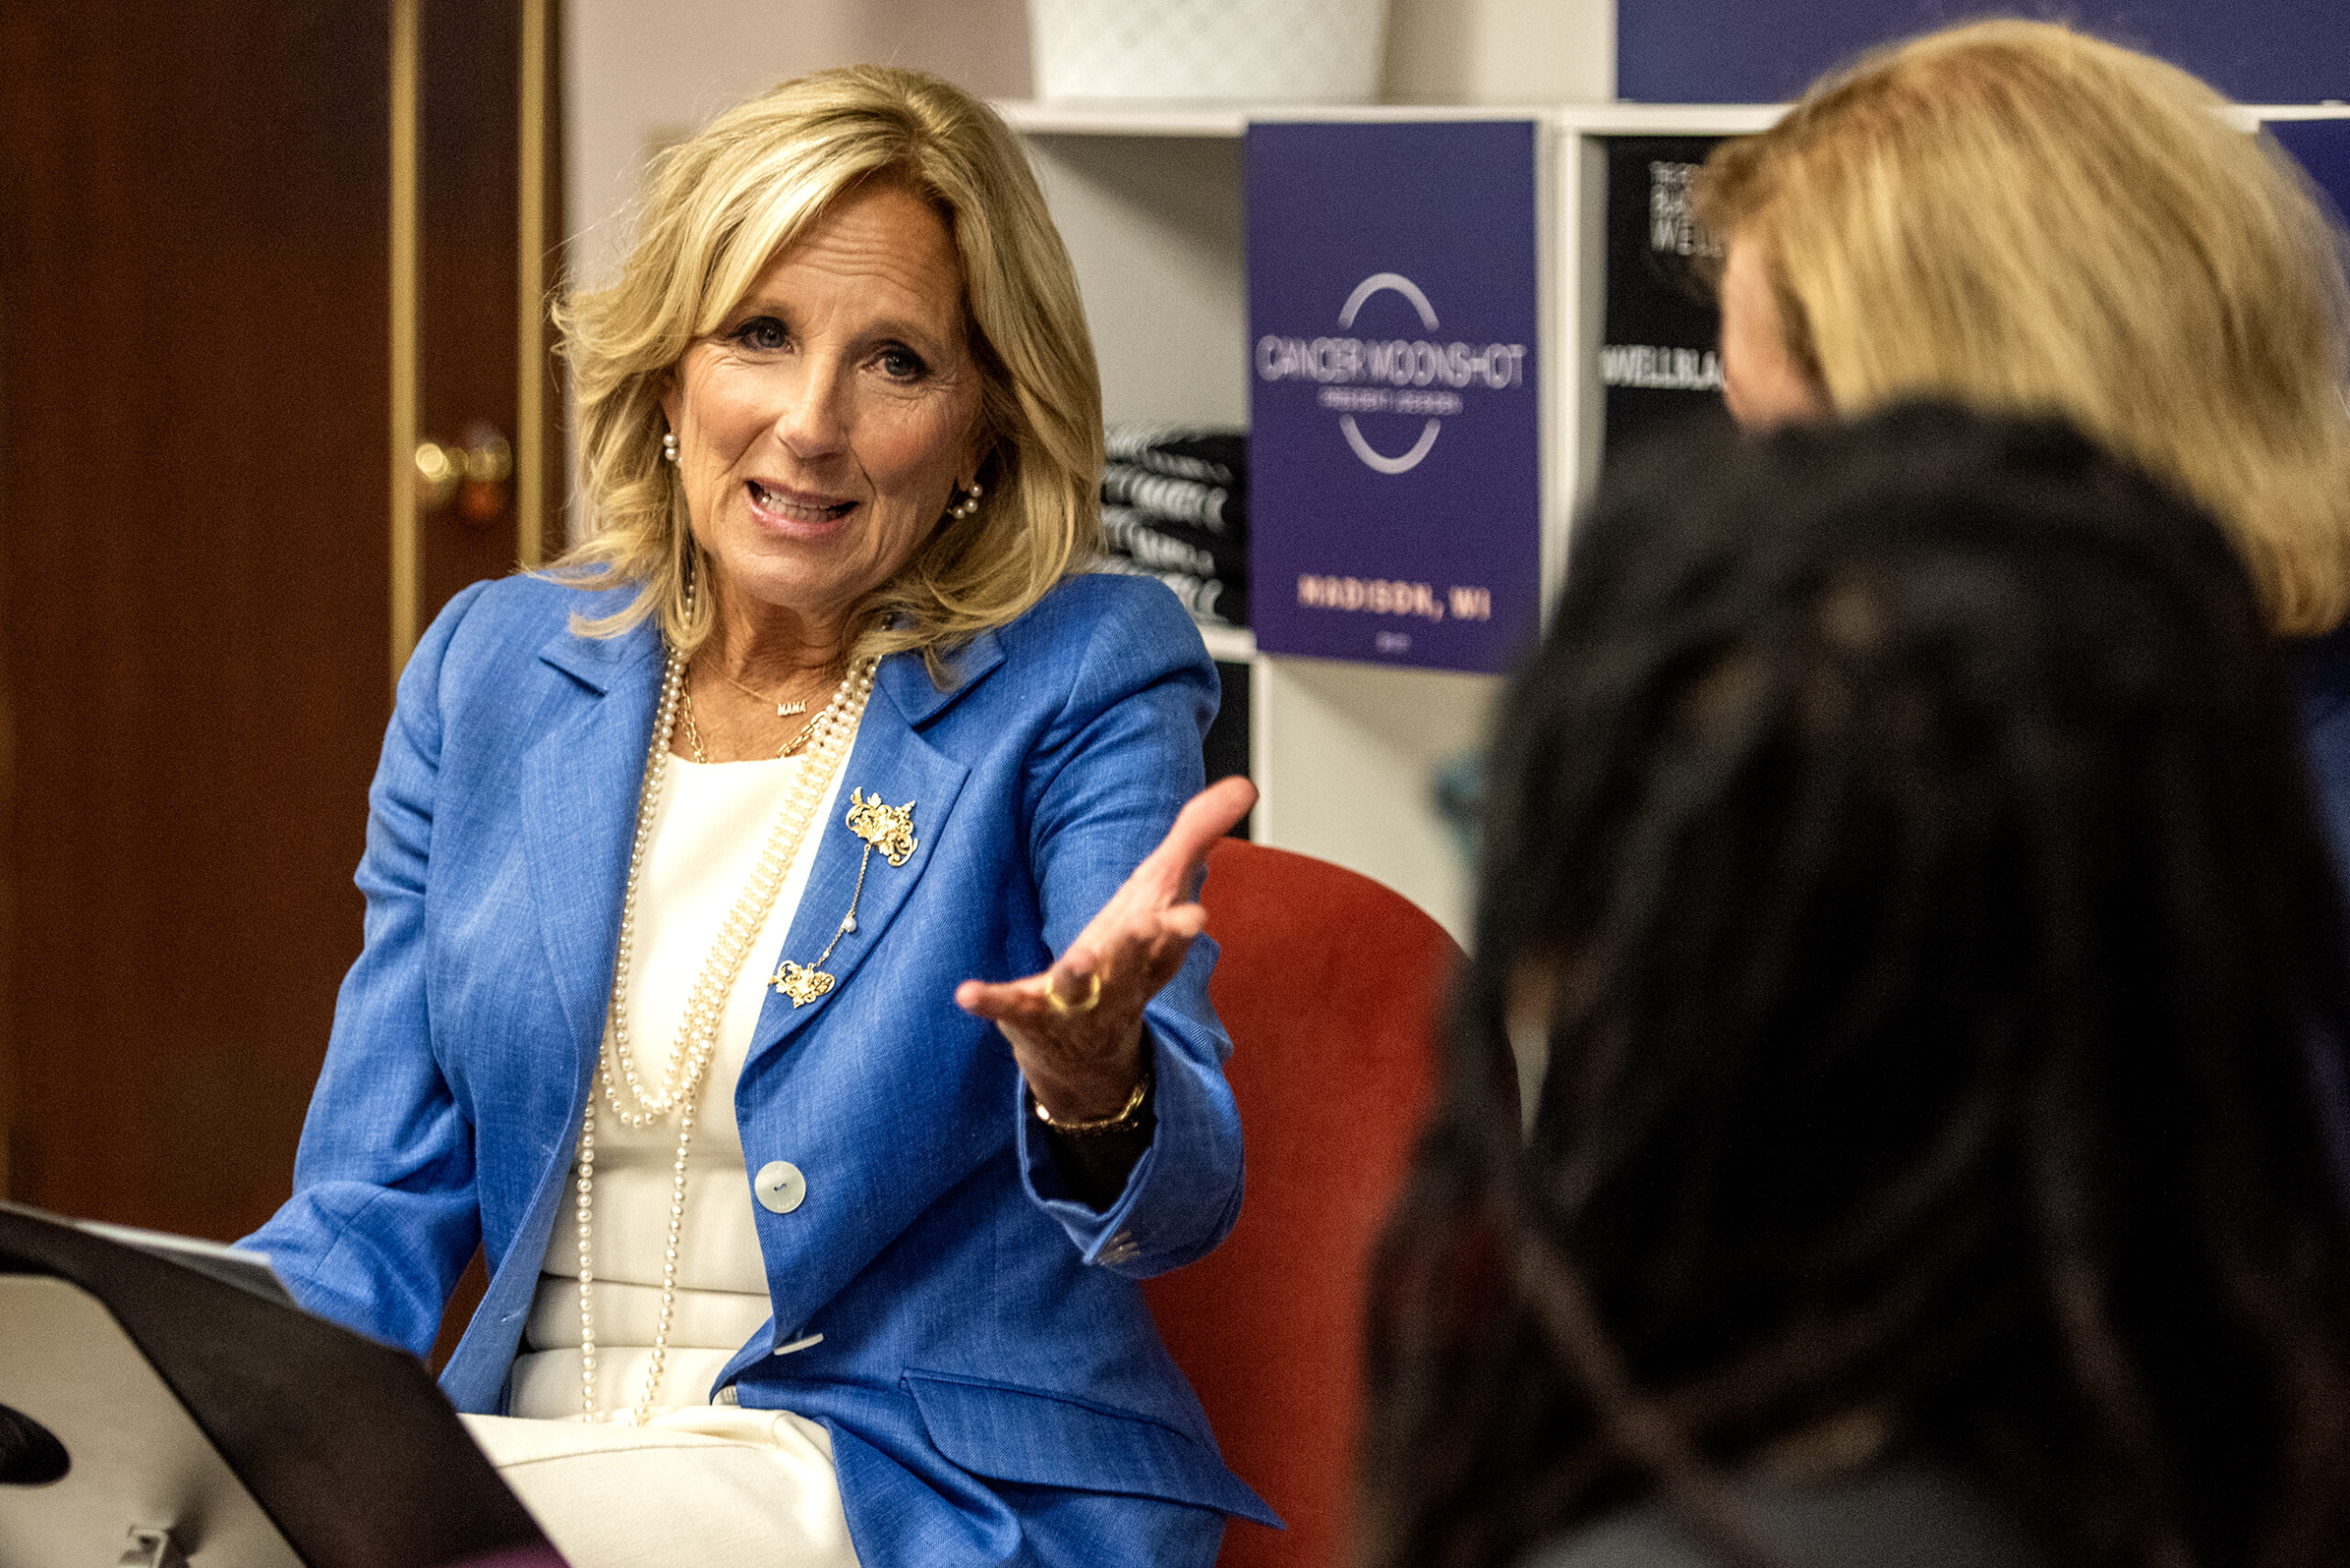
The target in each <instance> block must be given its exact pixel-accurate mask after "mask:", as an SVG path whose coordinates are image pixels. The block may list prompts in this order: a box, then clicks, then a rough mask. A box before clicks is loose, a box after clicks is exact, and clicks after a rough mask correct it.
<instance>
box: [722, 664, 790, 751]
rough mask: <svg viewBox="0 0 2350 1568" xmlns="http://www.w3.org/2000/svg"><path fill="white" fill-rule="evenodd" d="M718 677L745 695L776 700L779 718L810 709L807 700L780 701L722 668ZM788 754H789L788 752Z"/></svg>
mask: <svg viewBox="0 0 2350 1568" xmlns="http://www.w3.org/2000/svg"><path fill="white" fill-rule="evenodd" d="M711 668H712V669H717V668H718V666H715V665H712V666H711ZM718 678H719V679H721V680H722V681H724V682H725V683H726V684H727V685H729V686H731V687H733V689H735V690H737V691H739V692H741V693H742V694H743V695H744V696H745V697H755V698H757V699H758V700H760V701H762V702H774V703H775V716H776V717H777V718H778V719H793V718H797V717H799V716H800V714H802V713H805V712H806V711H808V704H807V703H805V702H778V701H777V700H776V699H774V698H772V697H769V696H768V695H767V693H766V692H764V691H760V690H757V689H755V688H752V687H748V686H745V685H744V684H743V683H742V682H741V681H739V680H737V679H735V678H733V676H731V675H729V674H727V673H726V672H725V671H724V670H722V669H721V670H719V671H718ZM786 755H789V754H788V753H787V754H786Z"/></svg>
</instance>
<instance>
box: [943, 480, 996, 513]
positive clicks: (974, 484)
mask: <svg viewBox="0 0 2350 1568" xmlns="http://www.w3.org/2000/svg"><path fill="white" fill-rule="evenodd" d="M986 493H987V492H986V491H985V490H984V489H983V488H982V487H980V485H979V481H978V480H977V479H974V480H972V481H971V487H970V488H969V489H968V490H966V491H964V492H963V498H962V499H960V500H958V501H957V502H956V503H955V504H954V505H953V506H951V507H948V508H947V509H946V515H947V516H948V517H951V518H954V519H956V520H957V521H961V520H962V519H964V518H967V517H968V516H970V515H971V514H972V513H973V512H975V511H977V510H979V498H980V497H981V496H982V495H985V494H986Z"/></svg>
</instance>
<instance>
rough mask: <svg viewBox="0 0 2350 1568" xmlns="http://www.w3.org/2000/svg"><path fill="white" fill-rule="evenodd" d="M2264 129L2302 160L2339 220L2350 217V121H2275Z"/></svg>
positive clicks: (2302, 163)
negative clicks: (2329, 201) (2330, 203)
mask: <svg viewBox="0 0 2350 1568" xmlns="http://www.w3.org/2000/svg"><path fill="white" fill-rule="evenodd" d="M2260 129H2263V130H2265V131H2266V132H2267V133H2268V134H2269V135H2271V136H2273V137H2275V138H2276V139H2277V143H2278V145H2280V146H2282V147H2283V148H2284V149H2285V151H2288V152H2289V153H2291V154H2292V155H2293V156H2294V157H2296V158H2298V159H2300V162H2301V167H2302V168H2304V169H2306V170H2308V171H2309V176H2310V178H2311V180H2313V181H2315V182H2316V184H2317V187H2318V189H2320V190H2322V191H2323V192H2324V193H2325V194H2326V196H2327V197H2328V199H2330V200H2331V201H2332V202H2333V212H2334V216H2335V217H2336V218H2344V217H2350V119H2272V120H2264V121H2263V122H2262V123H2261V127H2260Z"/></svg>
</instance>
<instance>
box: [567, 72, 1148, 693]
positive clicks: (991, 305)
mask: <svg viewBox="0 0 2350 1568" xmlns="http://www.w3.org/2000/svg"><path fill="white" fill-rule="evenodd" d="M874 181H886V182H895V183H898V184H900V185H903V186H904V187H905V188H907V189H908V190H910V191H912V192H913V193H914V194H915V195H917V196H921V197H922V198H923V199H924V200H926V201H927V202H929V203H930V204H931V205H932V207H934V209H935V210H936V211H937V213H938V215H939V218H940V219H941V220H942V221H943V222H944V223H945V224H946V231H947V233H948V235H949V236H950V237H951V239H952V241H953V242H954V246H955V250H956V252H957V257H958V258H959V260H960V263H961V266H962V274H963V286H964V304H965V315H966V321H967V325H968V332H969V337H970V345H971V354H972V359H973V362H974V363H975V364H977V365H978V367H979V375H980V379H981V382H982V385H983V391H982V394H981V399H980V415H979V418H980V420H981V421H982V427H983V428H982V432H981V443H980V450H981V451H982V452H984V453H986V454H987V455H986V456H985V458H984V459H983V461H982V462H981V464H980V465H979V478H980V480H981V481H982V483H983V484H984V487H985V489H986V495H985V498H984V499H983V500H982V501H981V502H980V504H979V508H978V510H976V511H975V512H974V513H973V514H972V515H970V516H969V517H968V518H962V519H956V518H953V517H947V518H945V519H942V521H941V523H940V526H939V527H938V528H937V529H936V531H935V532H933V533H932V534H931V536H930V537H929V538H928V539H927V540H925V541H924V542H923V543H922V544H921V545H919V546H918V547H917V548H916V550H915V552H914V554H913V556H912V559H911V560H909V561H908V562H907V563H906V565H905V566H904V567H903V568H902V569H901V571H900V572H899V573H898V574H897V576H896V577H893V578H892V579H890V581H889V582H887V583H884V584H882V585H881V586H880V587H879V588H877V589H875V590H874V592H873V593H872V594H871V595H869V596H868V598H867V600H866V602H865V603H864V604H862V605H861V606H859V607H858V613H857V615H856V621H855V622H854V624H855V625H856V633H855V644H854V647H853V648H852V650H851V651H852V652H853V653H854V654H856V655H881V654H887V653H893V652H897V651H899V650H901V649H920V650H921V651H922V652H923V655H924V657H925V658H926V659H928V660H929V661H930V664H931V668H932V672H933V675H934V678H941V679H943V678H944V677H945V671H944V667H943V666H942V664H941V662H940V660H941V655H942V654H943V653H944V652H945V651H946V650H948V649H951V648H952V647H954V646H955V645H956V644H959V643H962V642H964V641H965V640H967V639H968V638H969V637H970V636H972V635H973V634H975V633H979V632H981V631H984V630H986V629H988V628H990V627H994V626H1001V625H1003V624H1004V623H1006V622H1010V621H1012V620H1013V619H1015V618H1016V617H1018V616H1019V615H1020V614H1021V613H1022V612H1023V611H1024V610H1027V609H1028V607H1029V606H1031V605H1033V604H1034V603H1035V602H1036V600H1037V599H1039V598H1041V597H1043V595H1044V594H1045V592H1046V590H1047V589H1048V588H1051V587H1052V586H1053V585H1054V584H1055V583H1056V582H1058V581H1059V580H1060V578H1061V577H1063V576H1064V575H1065V574H1066V573H1068V571H1069V569H1070V567H1071V566H1072V565H1073V564H1074V563H1076V562H1079V561H1080V560H1083V559H1084V558H1086V557H1087V556H1088V555H1090V554H1091V552H1092V550H1093V548H1094V546H1095V542H1096V540H1097V539H1098V537H1099V533H1100V529H1101V505H1100V484H1101V473H1102V388H1101V379H1100V376H1099V375H1098V374H1097V372H1096V370H1095V368H1094V361H1093V347H1092V342H1091V338H1090V337H1089V336H1088V335H1087V332H1086V328H1085V312H1084V308H1083V306H1082V305H1081V304H1080V301H1079V298H1078V292H1077V277H1076V274H1075V273H1074V272H1073V271H1072V270H1071V268H1070V266H1069V252H1068V251H1067V250H1066V249H1065V248H1064V247H1063V245H1062V244H1061V239H1060V234H1059V232H1058V231H1057V230H1056V229H1055V228H1054V227H1053V222H1052V218H1051V217H1050V216H1049V215H1048V214H1047V213H1046V209H1045V200H1044V196H1043V195H1042V193H1041V192H1039V191H1038V189H1037V188H1036V181H1035V175H1034V174H1031V173H1030V172H1029V168H1028V163H1027V161H1026V159H1025V158H1024V156H1023V154H1022V151H1021V149H1020V144H1019V143H1018V142H1017V141H1016V140H1014V139H1013V135H1012V132H1011V131H1010V130H1008V129H1006V128H1005V126H1004V124H1003V122H1002V120H1001V119H999V118H997V117H996V115H995V114H994V113H993V112H992V111H990V109H989V108H988V107H987V106H985V105H983V104H981V103H979V101H978V100H977V99H975V98H973V97H972V96H971V95H969V94H968V93H965V92H963V91H962V90H961V89H959V88H957V87H954V86H951V85H949V84H946V83H945V82H941V81H939V80H937V79H936V78H934V77H931V76H926V75H923V74H922V73H919V72H913V71H901V70H896V69H892V68H889V67H883V66H873V65H859V66H850V67H846V68H845V69H841V70H835V71H823V72H819V73H815V74H813V75H810V76H802V77H800V78H799V79H797V80H795V81H791V82H787V83H785V84H782V85H781V86H779V87H777V88H775V89H774V90H772V91H771V92H768V93H767V94H765V95H762V96H760V97H757V98H754V99H752V100H751V101H749V102H748V103H745V104H742V105H739V106H736V107H734V108H733V109H730V110H728V111H727V112H726V113H725V114H722V115H721V116H720V117H719V118H716V119H715V120H713V121H711V124H710V125H709V126H708V127H706V128H705V129H703V130H701V131H700V132H699V134H698V135H696V136H694V137H693V138H691V139H690V140H687V141H685V142H683V143H681V144H680V145H678V146H677V147H675V148H673V149H671V150H670V151H668V152H667V153H666V154H665V155H664V156H663V157H662V158H661V160H660V161H659V162H658V163H657V164H656V166H655V170H654V173H653V177H652V182H651V188H650V191H649V193H648V195H647V196H646V197H645V200H644V204H643V210H642V212H641V214H640V216H639V218H638V230H637V239H636V244H635V248H634V250H633V251H632V252H631V253H630V255H629V258H628V261H627V262H626V263H625V264H624V266H623V268H622V270H621V275H620V279H619V281H618V282H616V283H614V284H613V285H612V286H610V287H609V288H604V289H601V290H598V291H595V292H592V293H583V294H579V295H576V296H575V297H572V298H571V299H570V300H569V301H568V302H567V303H566V304H565V305H564V306H562V307H560V308H558V309H557V311H556V316H555V319H556V324H557V326H558V327H559V328H560V329H561V330H562V333H563V346H564V353H565V357H566V358H567V360H568V361H569V364H570V367H571V377H572V386H573V389H574V394H575V396H576V400H577V407H578V421H579V430H580V446H581V450H582V457H583V460H584V467H585V475H584V482H585V492H586V494H585V500H586V502H587V504H588V507H589V508H591V509H592V511H591V516H592V519H593V523H592V528H593V531H592V532H590V533H589V535H588V538H587V539H586V540H585V541H584V542H583V543H580V544H579V545H577V546H576V548H574V549H573V550H572V551H571V552H570V553H569V554H566V555H565V557H564V559H563V560H562V561H561V562H560V563H558V564H557V566H556V568H555V569H556V570H557V571H559V572H564V573H565V574H566V576H567V577H568V578H569V580H572V581H575V582H580V583H583V584H585V585H586V586H589V587H596V588H611V587H620V586H625V585H628V584H634V585H637V587H638V589H639V591H638V593H637V595H636V597H635V599H633V600H632V602H631V603H630V604H629V605H628V606H627V608H625V609H624V610H621V611H620V612H618V613H617V614H613V615H610V616H606V617H604V618H602V619H600V620H596V621H582V622H580V625H579V629H580V630H581V631H582V632H584V633H588V634H589V635H595V636H611V635H616V634H618V633H621V632H623V631H625V630H627V629H628V628H630V627H632V626H633V625H635V624H636V623H637V622H641V621H643V620H644V619H645V618H646V617H647V616H652V617H653V618H655V620H656V621H657V622H658V623H659V625H660V628H661V631H662V633H663V634H664V635H666V637H667V638H668V639H669V640H670V642H671V643H673V644H676V645H677V647H678V648H679V649H680V650H681V651H684V652H687V653H691V652H692V650H693V649H694V648H695V647H697V646H699V644H700V642H701V640H702V639H703V638H704V637H705V636H707V635H708V634H709V631H710V627H711V596H710V595H709V594H707V593H704V594H699V595H697V594H694V593H692V592H690V591H689V590H690V585H691V584H692V583H693V582H695V581H697V580H704V578H705V574H706V571H707V567H708V562H707V561H706V560H704V559H703V558H702V556H703V552H702V551H701V550H700V548H699V545H697V544H696V543H694V540H693V535H692V532H691V531H690V529H689V528H688V519H687V511H686V498H685V491H684V487H683V486H682V485H681V484H680V483H679V482H678V476H677V466H676V465H673V464H670V463H666V462H665V461H663V458H662V452H661V438H662V435H663V433H664V431H666V429H667V425H666V420H664V419H663V417H662V412H661V395H662V392H663V391H664V389H665V388H666V386H667V384H668V378H669V375H670V374H671V372H672V370H673V369H674V367H675V366H676V365H677V362H678V360H679V359H680V358H681V357H682V356H683V355H684V353H685V352H686V350H687V348H688V346H690V345H691V344H692V343H693V342H694V341H695V340H696V339H697V338H699V337H703V336H705V335H707V334H709V333H711V332H712V331H714V330H717V329H718V328H719V327H720V326H721V325H722V323H723V321H724V320H725V318H726V317H727V315H728V313H729V312H731V311H733V309H734V308H735V307H736V306H737V305H739V304H740V303H741V301H742V299H743V298H744V296H745V295H746V294H748V293H749V291H750V289H751V286H752V285H753V284H754V283H755V282H756V281H757V279H758V277H759V274H761V273H762V272H764V271H765V270H766V268H767V263H769V262H770V261H771V260H772V259H773V258H774V257H775V256H776V255H777V254H778V252H781V251H783V250H784V249H785V248H786V247H787V246H789V245H790V244H791V242H792V241H794V240H795V239H797V238H798V237H799V236H800V234H801V233H803V232H805V231H806V230H807V229H808V227H809V226H810V225H811V223H812V222H813V221H814V220H815V219H816V218H818V217H819V216H820V215H821V214H822V213H823V212H824V210H825V209H826V208H827V207H830V206H831V204H832V203H833V202H834V201H836V200H837V199H839V198H840V196H843V195H844V194H845V193H846V192H847V191H849V190H851V189H852V188H854V187H856V186H858V185H864V184H867V183H869V182H874Z"/></svg>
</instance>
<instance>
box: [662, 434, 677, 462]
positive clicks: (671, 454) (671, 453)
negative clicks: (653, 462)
mask: <svg viewBox="0 0 2350 1568" xmlns="http://www.w3.org/2000/svg"><path fill="white" fill-rule="evenodd" d="M661 455H662V457H663V458H665V459H666V460H667V461H668V462H671V463H675V462H676V461H677V431H662V432H661Z"/></svg>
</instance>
